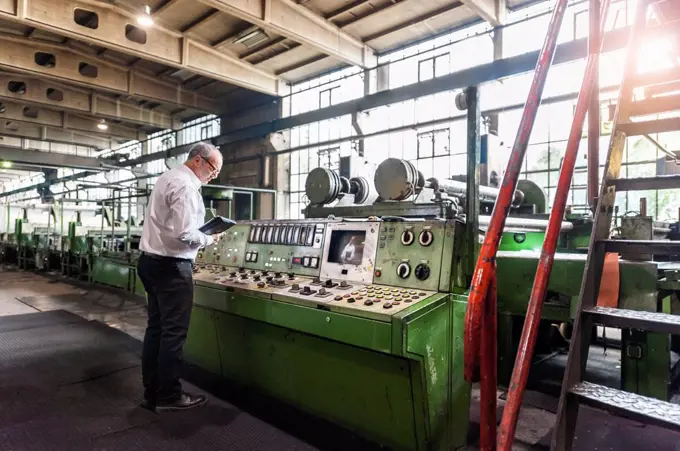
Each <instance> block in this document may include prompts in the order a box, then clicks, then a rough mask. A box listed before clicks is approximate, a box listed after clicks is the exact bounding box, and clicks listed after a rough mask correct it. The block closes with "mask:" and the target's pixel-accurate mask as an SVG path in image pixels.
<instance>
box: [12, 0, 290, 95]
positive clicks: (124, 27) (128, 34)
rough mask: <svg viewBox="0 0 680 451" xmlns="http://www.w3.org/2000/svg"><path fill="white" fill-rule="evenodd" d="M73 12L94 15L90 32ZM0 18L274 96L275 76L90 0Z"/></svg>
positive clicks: (29, 6)
mask: <svg viewBox="0 0 680 451" xmlns="http://www.w3.org/2000/svg"><path fill="white" fill-rule="evenodd" d="M79 9H80V10H85V11H89V12H92V13H95V14H96V15H97V17H98V19H97V27H96V28H91V27H88V26H84V25H79V24H78V23H76V22H75V19H74V11H76V10H79ZM0 18H2V19H6V20H11V21H13V22H16V23H20V24H22V25H25V26H29V27H33V28H38V29H40V30H44V31H49V32H52V33H57V34H59V35H62V36H66V37H68V38H71V39H76V40H79V41H82V42H85V43H88V44H92V45H96V46H100V47H106V48H110V49H113V50H116V51H118V52H121V53H124V54H126V55H129V56H134V57H139V58H143V59H146V60H149V61H155V62H157V63H161V64H165V65H168V66H172V67H176V68H179V69H186V70H189V71H191V72H194V73H197V74H200V75H203V76H205V77H209V78H213V79H216V80H219V81H223V82H226V83H230V84H234V85H237V86H241V87H244V88H248V89H253V90H255V91H260V92H264V93H266V94H270V95H277V94H278V93H279V83H280V81H279V79H278V78H277V77H276V76H275V75H273V74H270V73H268V72H266V71H264V70H262V69H258V68H256V67H255V66H253V65H251V64H249V63H247V62H245V61H241V60H239V59H238V58H236V57H234V56H231V55H227V54H225V53H221V52H217V51H215V50H213V49H211V48H210V47H209V46H207V45H204V44H201V43H199V42H197V41H194V40H192V39H190V38H188V37H186V36H185V35H183V34H181V33H179V32H177V31H173V30H168V29H164V28H162V27H161V26H159V25H154V26H152V27H150V28H148V29H142V28H141V27H139V26H138V25H137V22H136V18H135V17H134V15H133V14H132V13H130V12H127V11H125V10H123V9H122V8H119V7H117V6H115V5H111V4H107V3H103V2H95V1H92V0H78V1H77V0H16V2H15V3H14V2H6V1H0ZM92 26H93V25H92ZM131 27H132V28H131ZM133 39H134V40H133ZM142 41H143V42H142Z"/></svg>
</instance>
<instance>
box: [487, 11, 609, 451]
mask: <svg viewBox="0 0 680 451" xmlns="http://www.w3.org/2000/svg"><path fill="white" fill-rule="evenodd" d="M609 3H610V0H602V10H601V12H600V14H599V15H598V16H597V17H599V18H600V30H602V31H604V26H605V23H606V18H607V11H608V10H609ZM591 6H592V3H591ZM591 28H592V27H591ZM599 50H600V49H599V48H598V49H597V51H595V52H594V53H591V54H590V55H589V56H588V63H587V65H586V72H585V75H584V78H583V83H582V85H581V94H580V95H579V98H578V102H577V103H576V110H575V112H574V120H573V122H572V124H571V131H570V133H569V140H568V141H567V149H566V151H565V154H564V160H563V162H562V169H561V170H560V175H559V179H558V182H557V191H556V193H555V200H554V202H553V208H552V211H551V212H550V219H549V224H548V229H547V231H546V234H545V240H544V241H543V249H542V250H541V257H540V258H539V260H538V268H537V269H536V278H535V279H534V285H533V288H532V290H531V297H530V299H529V305H528V307H527V313H526V317H525V320H524V326H523V328H522V337H521V338H520V342H519V347H518V351H517V359H516V360H515V366H514V368H513V370H512V376H511V378H510V385H509V387H508V397H507V402H506V404H505V409H504V410H503V418H502V420H501V426H500V428H499V430H498V449H499V450H500V451H510V450H511V449H512V443H513V441H514V438H515V429H516V427H517V419H518V417H519V411H520V408H521V405H522V397H523V395H524V391H525V389H526V385H527V380H528V378H529V369H530V368H531V363H532V358H533V354H534V347H535V346H536V338H537V336H538V328H539V325H540V322H541V312H542V310H543V300H544V299H545V296H546V293H547V290H548V281H549V279H550V272H551V271H552V265H553V261H554V259H555V251H556V249H557V243H558V241H559V236H560V230H561V225H562V218H563V217H564V213H565V210H566V207H567V200H568V197H569V188H570V186H571V181H572V178H573V177H574V168H575V166H576V157H577V155H578V148H579V144H580V142H581V132H582V130H583V125H584V122H585V116H586V112H587V111H588V108H589V105H590V101H591V97H592V96H593V92H594V91H595V87H596V86H597V83H596V82H595V80H597V78H598V76H599V72H598V60H599Z"/></svg>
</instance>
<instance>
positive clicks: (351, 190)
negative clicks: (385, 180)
mask: <svg viewBox="0 0 680 451" xmlns="http://www.w3.org/2000/svg"><path fill="white" fill-rule="evenodd" d="M305 193H306V194H307V198H308V199H309V201H310V202H311V203H312V204H313V205H327V204H330V203H332V202H334V201H336V200H338V199H340V198H342V197H343V196H344V195H352V196H354V199H353V203H354V204H355V205H360V204H364V203H366V202H367V201H371V202H372V201H373V200H375V197H376V195H375V190H374V189H373V187H372V186H371V183H370V182H369V181H368V180H367V179H366V178H365V177H352V178H351V179H347V178H346V177H341V176H339V175H338V174H337V173H336V172H335V171H332V170H330V169H326V168H314V169H312V171H311V172H310V173H309V175H308V176H307V180H306V181H305Z"/></svg>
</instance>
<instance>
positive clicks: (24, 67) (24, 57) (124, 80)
mask: <svg viewBox="0 0 680 451" xmlns="http://www.w3.org/2000/svg"><path fill="white" fill-rule="evenodd" d="M0 4H1V3H0ZM0 46H1V47H2V52H0V68H3V69H8V70H11V71H14V72H19V73H23V74H28V75H34V76H36V75H37V76H40V77H42V78H48V79H51V80H57V81H63V82H68V83H73V84H76V85H78V86H81V87H85V88H88V89H96V90H101V91H106V92H111V93H114V94H120V95H124V96H130V97H138V98H142V99H147V100H153V101H156V102H161V103H170V104H173V105H178V106H180V107H183V108H191V109H195V110H198V111H202V112H206V113H217V112H219V108H218V104H217V102H216V101H214V100H213V99H211V98H208V97H205V96H202V95H200V94H197V93H195V92H193V91H188V90H186V89H183V88H182V86H181V85H180V84H173V83H168V82H165V81H162V80H159V79H158V78H157V77H153V76H148V75H145V74H141V73H139V72H135V71H131V70H129V69H127V68H123V67H121V66H119V65H115V64H113V63H109V62H106V61H104V60H102V59H99V58H95V57H92V56H87V55H84V54H82V53H80V52H77V51H75V50H72V49H69V48H66V47H64V46H63V45H61V44H47V43H42V42H41V43H38V42H37V41H35V40H31V41H29V40H27V39H24V38H14V37H9V36H5V35H1V36H0ZM38 53H43V54H47V55H51V56H54V65H53V67H51V65H49V64H48V65H44V64H43V65H41V64H38V63H37V62H36V58H37V57H38V55H37V54H38ZM43 57H44V55H43ZM43 61H44V60H43Z"/></svg>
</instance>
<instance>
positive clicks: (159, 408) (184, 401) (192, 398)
mask: <svg viewBox="0 0 680 451" xmlns="http://www.w3.org/2000/svg"><path fill="white" fill-rule="evenodd" d="M207 402H208V399H207V398H206V397H205V396H203V395H191V394H189V393H182V396H180V398H179V399H178V400H177V401H174V402H171V403H163V402H159V403H157V404H156V412H158V413H160V412H177V411H180V410H188V409H192V408H194V407H201V406H204V405H205V404H206V403H207Z"/></svg>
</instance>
